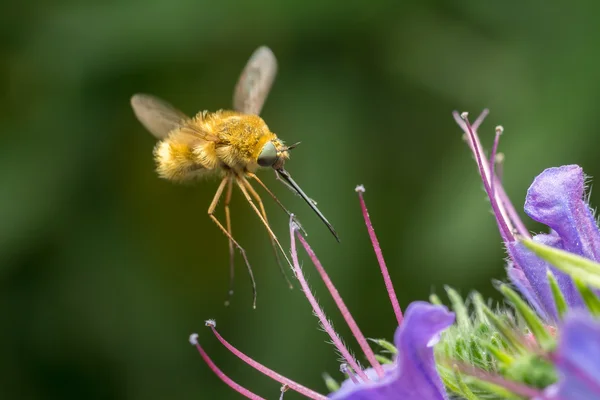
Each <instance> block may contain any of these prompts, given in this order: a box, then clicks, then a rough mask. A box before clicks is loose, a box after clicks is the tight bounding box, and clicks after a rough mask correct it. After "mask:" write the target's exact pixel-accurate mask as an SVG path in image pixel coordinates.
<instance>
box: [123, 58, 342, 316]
mask: <svg viewBox="0 0 600 400" xmlns="http://www.w3.org/2000/svg"><path fill="white" fill-rule="evenodd" d="M276 73H277V60H276V59H275V55H274V54H273V52H272V51H271V50H270V49H269V48H268V47H264V46H263V47H259V48H258V49H257V50H256V51H255V52H254V53H253V54H252V56H251V57H250V59H249V60H248V62H247V64H246V66H245V67H244V69H243V71H242V74H241V76H240V78H239V80H238V82H237V85H236V87H235V91H234V95H233V110H218V111H216V112H209V111H201V112H199V113H197V114H196V116H194V117H191V118H190V117H188V116H187V115H186V114H184V113H183V112H181V111H179V110H178V109H176V108H175V107H173V106H172V105H171V104H169V103H167V102H166V101H164V100H161V99H159V98H157V97H155V96H152V95H148V94H136V95H134V96H133V97H132V98H131V106H132V107H133V111H134V113H135V115H136V117H137V118H138V120H139V121H140V122H141V123H142V125H144V127H145V128H146V129H147V130H148V131H150V133H152V134H153V135H154V136H155V137H156V138H157V139H158V140H159V141H158V143H157V144H156V146H155V148H154V160H155V161H156V169H157V172H158V175H159V176H160V177H161V178H164V179H168V180H171V181H176V182H185V181H191V180H194V179H197V178H201V177H203V176H206V175H209V174H219V175H220V176H222V179H221V183H220V184H219V186H218V188H217V192H216V193H215V196H214V198H213V200H212V202H211V204H210V206H209V208H208V215H209V217H210V218H211V219H212V220H213V221H214V222H215V223H216V224H217V226H218V227H219V229H220V230H221V231H222V232H223V233H224V234H225V236H227V238H228V239H229V268H230V277H231V278H230V290H229V296H231V294H232V293H233V275H234V274H233V268H234V249H235V248H237V249H238V250H239V252H240V253H241V255H242V258H243V259H244V263H245V264H246V267H247V269H248V273H249V275H250V280H251V282H252V289H253V306H254V307H256V283H255V281H254V275H253V272H252V268H251V266H250V263H249V261H248V258H247V256H246V251H245V250H244V248H243V247H242V246H240V245H239V243H238V242H237V241H236V240H235V239H234V237H233V235H232V234H231V218H230V213H229V203H230V200H231V193H232V188H233V185H234V183H235V185H236V186H237V187H238V188H239V189H240V190H241V192H242V194H243V195H244V197H245V198H246V200H247V201H248V203H249V204H250V206H251V207H252V209H253V210H254V211H255V212H256V214H257V215H258V217H259V218H260V220H261V222H262V224H263V225H264V227H265V228H266V230H267V232H268V233H269V236H270V239H271V243H272V245H273V249H274V251H275V256H276V258H277V262H278V264H279V266H280V269H281V272H282V273H283V275H284V276H285V277H286V279H287V276H286V274H285V272H284V268H283V265H282V264H281V260H280V256H279V255H280V253H281V254H282V255H283V257H284V258H285V260H286V261H287V263H288V265H290V266H291V263H290V261H289V259H288V257H287V255H286V253H285V251H284V250H283V248H282V246H281V244H280V242H279V240H278V239H277V237H276V236H275V234H274V233H273V230H272V229H271V227H270V225H269V222H268V220H267V214H266V211H265V208H264V206H263V203H262V200H261V198H260V196H259V194H258V193H257V192H256V191H255V190H254V188H253V187H252V185H251V184H250V182H249V179H253V180H255V181H256V182H257V183H258V184H259V185H260V186H261V187H262V188H263V189H265V190H266V191H267V193H268V194H269V195H270V196H271V197H273V199H275V201H276V202H277V203H278V204H279V206H280V207H281V208H282V209H283V210H284V211H285V212H286V213H287V214H288V215H291V213H290V212H289V211H288V210H287V209H286V208H285V207H284V206H283V205H282V204H281V202H280V201H279V200H278V199H277V197H275V195H274V194H273V193H272V192H271V191H270V190H269V189H268V188H267V186H266V185H265V184H264V183H263V182H262V181H261V180H260V179H259V178H258V177H257V176H256V175H255V172H256V171H257V170H258V169H259V168H261V167H263V168H269V167H270V168H272V169H273V170H275V173H276V175H277V177H278V178H280V179H281V180H282V181H283V182H284V183H286V185H287V186H288V187H290V188H291V189H292V190H293V191H294V192H295V193H297V194H298V195H300V196H301V197H302V198H303V199H304V201H305V202H306V203H307V204H308V205H309V206H310V208H311V209H312V210H313V211H314V212H315V213H316V214H317V215H318V217H319V218H320V219H321V220H322V221H323V222H324V223H325V225H326V226H327V227H328V228H329V230H330V231H331V233H332V234H333V235H334V236H335V238H336V239H337V240H338V241H339V237H338V235H337V233H336V232H335V230H334V229H333V226H332V225H331V224H330V223H329V221H327V219H326V218H325V216H324V215H323V214H322V213H321V212H320V211H319V209H318V208H317V206H316V203H315V202H314V201H312V200H311V199H310V198H308V196H307V195H306V194H305V193H304V192H303V191H302V189H301V188H300V186H298V184H297V183H296V182H295V181H294V180H293V179H292V177H291V176H290V174H289V173H288V172H287V171H286V170H285V169H284V164H285V162H286V161H287V160H288V159H289V157H290V154H289V151H290V150H291V149H292V148H294V147H295V146H296V145H297V143H296V144H294V145H292V146H286V145H285V144H284V143H283V142H282V141H281V140H280V139H279V138H278V137H277V135H276V134H275V133H273V132H272V131H271V130H270V129H269V127H268V126H267V124H266V123H265V121H264V120H263V119H262V118H261V117H260V116H259V114H260V111H261V109H262V107H263V105H264V102H265V100H266V98H267V96H268V93H269V90H270V89H271V85H272V84H273V80H274V79H275V75H276ZM223 196H224V197H225V201H224V209H225V224H223V223H222V222H221V221H220V220H219V219H218V218H217V217H216V216H215V215H214V212H215V209H216V207H217V204H218V203H219V200H220V199H221V198H222V197H223ZM255 203H256V204H255ZM288 284H289V285H290V287H291V283H290V282H289V279H288ZM228 302H229V300H228V301H227V302H226V304H228Z"/></svg>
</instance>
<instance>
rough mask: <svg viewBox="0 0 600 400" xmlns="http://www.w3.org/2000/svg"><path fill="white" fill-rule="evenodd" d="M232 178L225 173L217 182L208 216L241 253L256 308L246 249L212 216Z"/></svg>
mask: <svg viewBox="0 0 600 400" xmlns="http://www.w3.org/2000/svg"><path fill="white" fill-rule="evenodd" d="M232 179H233V177H232V176H231V175H230V174H227V176H225V177H224V178H223V180H222V181H221V183H220V184H219V187H218V188H217V192H216V193H215V197H214V198H213V200H212V202H211V203H210V207H208V216H209V217H210V219H212V220H213V221H214V223H215V224H217V226H218V227H219V229H221V231H222V232H223V233H224V234H225V236H227V237H228V238H229V240H230V241H231V242H232V243H233V244H234V246H235V247H237V249H238V250H239V251H240V253H241V254H242V258H243V259H244V262H245V263H246V267H247V268H248V274H249V275H250V281H251V282H252V297H253V302H252V307H253V308H256V281H255V280H254V273H253V272H252V267H251V266H250V262H249V261H248V257H246V250H244V248H243V247H242V246H240V245H239V244H238V242H236V241H235V239H234V238H233V236H231V234H230V233H229V232H228V231H227V229H225V227H224V226H223V224H221V222H219V220H218V219H217V217H215V216H214V212H215V209H216V208H217V203H218V202H219V199H220V198H221V196H222V195H223V190H224V189H225V185H226V184H227V182H228V181H230V180H232Z"/></svg>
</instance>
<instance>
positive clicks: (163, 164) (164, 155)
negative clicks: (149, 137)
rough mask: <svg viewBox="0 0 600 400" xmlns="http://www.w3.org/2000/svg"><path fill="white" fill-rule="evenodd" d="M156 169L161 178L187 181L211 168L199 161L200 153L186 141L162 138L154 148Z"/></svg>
mask: <svg viewBox="0 0 600 400" xmlns="http://www.w3.org/2000/svg"><path fill="white" fill-rule="evenodd" d="M154 159H155V161H156V171H157V172H158V175H159V176H160V177H161V178H164V179H169V180H172V181H187V180H190V179H194V178H198V177H200V176H202V175H204V174H206V172H208V171H210V169H211V168H206V167H205V166H204V165H203V164H202V163H199V162H198V154H197V152H196V151H195V149H192V148H191V147H190V146H189V145H188V144H186V143H177V142H174V141H172V140H169V139H165V140H161V141H160V142H158V143H157V145H156V147H155V148H154Z"/></svg>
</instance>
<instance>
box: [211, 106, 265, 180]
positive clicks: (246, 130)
mask: <svg viewBox="0 0 600 400" xmlns="http://www.w3.org/2000/svg"><path fill="white" fill-rule="evenodd" d="M204 123H205V124H206V125H207V128H208V129H210V130H211V131H212V132H213V134H215V135H216V136H217V137H218V142H217V144H216V152H217V155H218V157H219V159H220V160H221V161H222V162H223V163H224V164H226V165H228V166H229V167H231V168H234V169H242V170H245V169H248V170H256V168H257V167H258V166H257V164H256V160H257V158H258V155H259V154H260V152H261V150H262V148H263V146H264V145H265V143H267V142H268V141H271V140H276V139H277V136H276V135H275V134H274V133H272V132H271V131H270V130H269V127H268V126H267V124H266V123H265V122H264V121H263V119H262V118H260V117H259V116H257V115H248V114H241V113H238V112H235V111H217V112H215V113H208V114H206V115H205V117H204Z"/></svg>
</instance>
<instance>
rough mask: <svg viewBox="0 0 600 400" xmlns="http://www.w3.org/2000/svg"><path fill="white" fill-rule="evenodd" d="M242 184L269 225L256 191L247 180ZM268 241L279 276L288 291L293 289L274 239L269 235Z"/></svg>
mask: <svg viewBox="0 0 600 400" xmlns="http://www.w3.org/2000/svg"><path fill="white" fill-rule="evenodd" d="M243 183H244V186H246V188H247V189H248V191H249V192H250V194H251V195H252V197H254V199H255V200H256V202H257V203H258V207H259V208H260V213H261V214H262V217H263V218H264V219H265V221H266V222H267V223H269V220H268V219H267V211H266V210H265V206H264V205H263V202H262V200H261V198H260V196H259V195H258V193H256V190H254V188H253V187H252V185H250V182H248V181H247V180H244V181H243ZM269 239H270V240H271V246H272V247H273V252H274V253H275V259H277V265H279V270H280V271H281V274H282V275H283V277H284V278H285V280H286V281H287V283H288V286H289V287H290V289H293V288H294V286H293V285H292V282H290V279H289V278H288V276H287V274H286V273H285V269H284V268H283V264H281V257H280V256H279V251H278V249H277V245H276V243H275V239H273V238H272V237H271V235H269ZM284 255H285V253H284Z"/></svg>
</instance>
